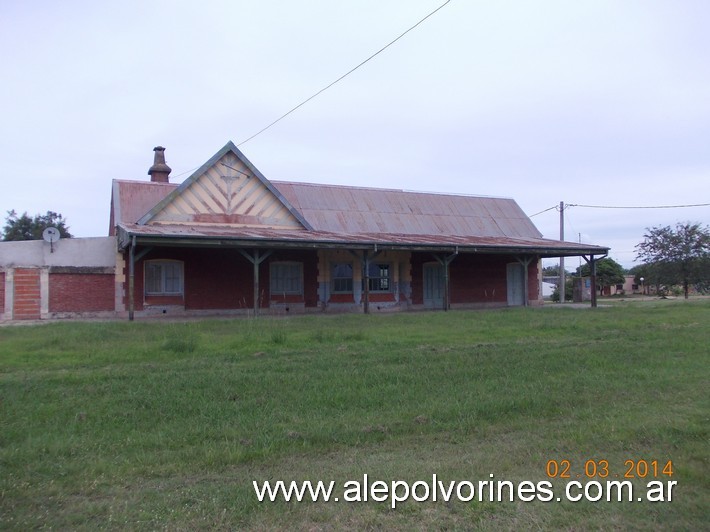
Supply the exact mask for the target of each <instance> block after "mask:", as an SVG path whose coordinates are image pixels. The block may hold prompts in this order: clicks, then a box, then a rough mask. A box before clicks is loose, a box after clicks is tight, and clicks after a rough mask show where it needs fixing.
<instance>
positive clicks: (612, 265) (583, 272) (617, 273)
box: [577, 257, 625, 290]
mask: <svg viewBox="0 0 710 532" xmlns="http://www.w3.org/2000/svg"><path fill="white" fill-rule="evenodd" d="M596 271H597V287H599V290H601V289H602V288H604V287H605V286H612V285H615V284H621V283H623V282H624V273H625V271H624V267H623V266H622V265H621V264H619V263H618V262H616V261H615V260H614V259H612V258H609V257H606V258H604V259H599V260H598V261H596ZM591 274H592V272H591V268H590V266H589V264H588V263H587V264H584V265H583V266H582V267H581V268H577V275H579V276H580V277H589V276H590V275H591Z"/></svg>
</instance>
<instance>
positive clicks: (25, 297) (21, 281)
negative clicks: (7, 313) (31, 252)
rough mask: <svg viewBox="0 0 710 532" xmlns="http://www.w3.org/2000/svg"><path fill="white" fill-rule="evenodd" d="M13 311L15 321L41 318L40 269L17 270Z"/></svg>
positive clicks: (15, 273)
mask: <svg viewBox="0 0 710 532" xmlns="http://www.w3.org/2000/svg"><path fill="white" fill-rule="evenodd" d="M13 285H14V286H13V292H14V297H13V309H12V318H13V319H15V320H38V319H40V318H41V308H42V294H41V283H40V269H39V268H15V272H14V276H13Z"/></svg>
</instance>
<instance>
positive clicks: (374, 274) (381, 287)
mask: <svg viewBox="0 0 710 532" xmlns="http://www.w3.org/2000/svg"><path fill="white" fill-rule="evenodd" d="M367 273H368V277H369V278H370V280H369V281H370V282H369V284H370V292H389V291H390V287H391V286H392V284H391V282H390V279H391V278H390V265H389V264H375V263H371V264H370V266H369V268H368V271H367Z"/></svg>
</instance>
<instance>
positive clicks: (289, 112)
mask: <svg viewBox="0 0 710 532" xmlns="http://www.w3.org/2000/svg"><path fill="white" fill-rule="evenodd" d="M449 2H451V0H446V2H444V3H443V4H441V5H440V6H439V7H437V8H436V9H435V10H434V11H432V12H431V13H429V14H428V15H427V16H425V17H424V18H423V19H421V20H420V21H419V22H417V23H416V24H414V26H412V27H411V28H409V29H408V30H406V31H405V32H404V33H402V34H400V35H399V36H398V37H397V38H396V39H394V40H393V41H391V42H389V43H388V44H386V45H385V46H383V47H382V48H380V49H379V50H377V51H376V52H375V53H374V54H372V55H371V56H370V57H368V58H367V59H365V60H364V61H362V62H361V63H360V64H358V65H357V66H355V67H353V68H351V69H350V70H348V71H347V72H346V73H345V74H343V75H342V76H340V77H339V78H338V79H336V80H335V81H333V82H331V83H329V84H328V85H326V86H325V87H323V88H322V89H321V90H319V91H318V92H316V93H315V94H313V95H312V96H310V97H308V98H306V99H305V100H303V101H302V102H301V103H299V104H298V105H297V106H296V107H294V108H293V109H291V110H290V111H288V112H286V113H284V114H282V115H281V116H280V117H278V118H277V119H276V120H274V121H273V122H271V123H270V124H269V125H268V126H266V127H264V128H262V129H260V130H259V131H257V132H256V133H254V134H253V135H252V136H251V137H249V138H247V139H245V140H243V141H241V142H240V143H239V144H237V146H241V145H242V144H246V143H247V142H249V141H250V140H251V139H253V138H254V137H256V136H258V135H261V134H262V133H263V132H264V131H266V130H267V129H269V128H270V127H272V126H274V125H276V124H278V123H279V122H281V120H283V119H284V118H286V117H287V116H288V115H290V114H291V113H293V112H294V111H296V110H297V109H299V108H301V107H303V106H304V105H306V104H307V103H308V102H310V101H311V100H312V99H313V98H315V97H316V96H318V95H320V94H321V93H323V92H325V91H326V90H328V89H329V88H331V87H332V86H333V85H335V84H336V83H338V82H339V81H342V80H343V79H345V78H346V77H347V76H349V75H350V74H352V73H353V72H355V71H356V70H357V69H358V68H360V67H361V66H363V65H364V64H365V63H367V62H368V61H370V60H371V59H374V58H375V57H376V56H377V55H379V54H381V53H382V52H384V51H385V50H386V49H387V48H389V47H390V46H392V45H393V44H394V43H396V42H397V41H398V40H400V39H401V38H402V37H404V36H405V35H406V34H407V33H409V32H410V31H412V30H413V29H414V28H416V27H417V26H419V25H420V24H421V23H422V22H424V21H425V20H426V19H428V18H429V17H431V16H433V15H434V14H435V13H436V12H438V11H439V10H440V9H442V8H443V7H444V6H446V4H448V3H449Z"/></svg>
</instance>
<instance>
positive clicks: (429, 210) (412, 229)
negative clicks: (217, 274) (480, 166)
mask: <svg viewBox="0 0 710 532" xmlns="http://www.w3.org/2000/svg"><path fill="white" fill-rule="evenodd" d="M273 185H274V186H275V187H276V188H277V189H278V190H279V191H280V192H281V193H282V194H283V196H284V197H285V198H286V199H287V200H288V201H289V202H290V203H291V205H293V206H294V207H295V208H296V209H298V210H299V211H300V212H301V213H302V214H303V217H304V218H305V219H306V220H308V221H309V222H310V224H311V225H312V226H313V228H314V229H315V230H317V231H326V232H332V233H400V234H408V235H441V236H443V235H453V236H481V237H531V238H540V237H541V236H542V235H541V234H540V232H539V231H538V230H537V228H536V227H535V226H534V225H533V224H532V222H531V221H530V219H529V218H528V217H527V216H526V215H525V213H524V212H523V211H522V209H521V208H520V207H519V206H518V204H517V203H516V202H515V200H512V199H507V198H487V197H479V196H457V195H446V194H433V193H424V192H407V191H403V190H392V189H376V188H360V187H347V186H335V185H315V184H310V183H293V182H285V181H274V182H273Z"/></svg>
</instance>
